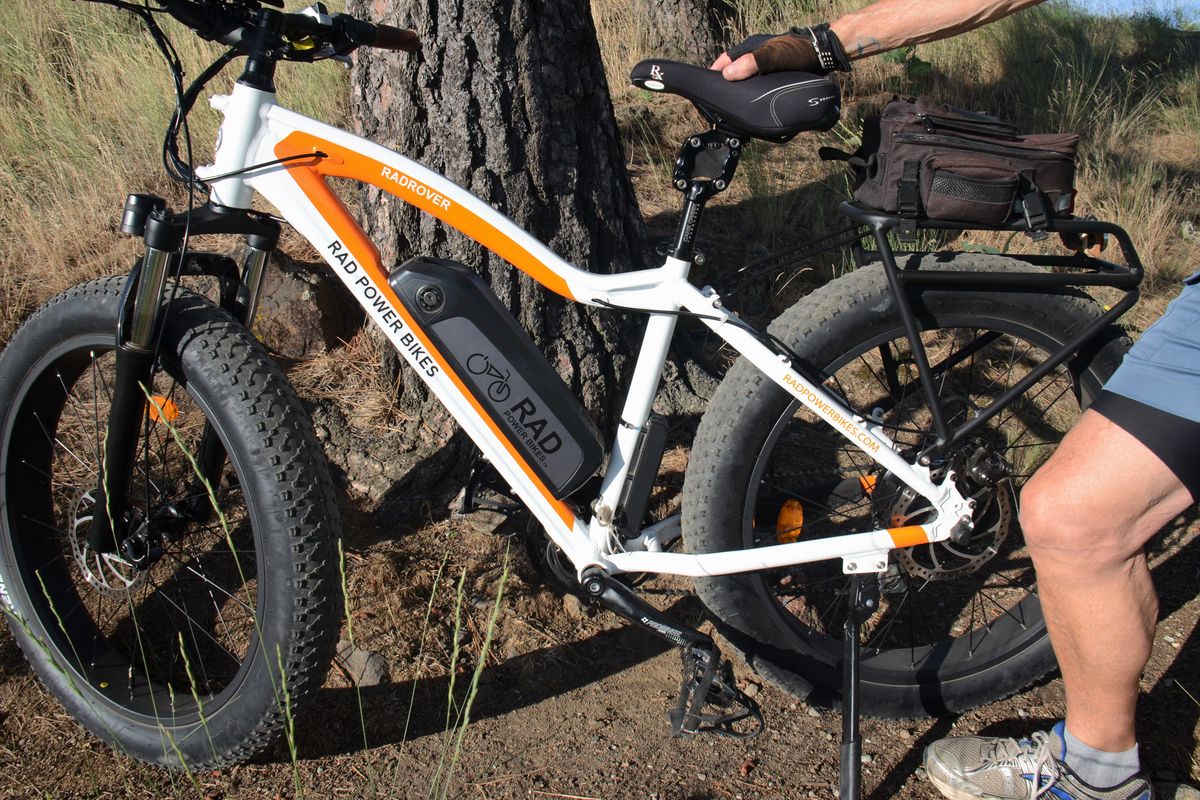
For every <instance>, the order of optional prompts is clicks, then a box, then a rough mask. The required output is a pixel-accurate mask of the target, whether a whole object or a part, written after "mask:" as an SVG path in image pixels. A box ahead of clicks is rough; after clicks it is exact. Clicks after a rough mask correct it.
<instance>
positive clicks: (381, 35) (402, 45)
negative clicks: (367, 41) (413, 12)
mask: <svg viewBox="0 0 1200 800" xmlns="http://www.w3.org/2000/svg"><path fill="white" fill-rule="evenodd" d="M371 47H378V48H379V49H381V50H403V51H404V52H406V53H415V52H417V51H418V50H420V49H421V40H420V39H418V38H417V33H416V31H410V30H407V29H405V28H394V27H392V26H391V25H379V24H376V25H375V41H373V42H371Z"/></svg>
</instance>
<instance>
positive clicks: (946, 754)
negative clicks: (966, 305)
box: [925, 392, 1200, 800]
mask: <svg viewBox="0 0 1200 800" xmlns="http://www.w3.org/2000/svg"><path fill="white" fill-rule="evenodd" d="M1096 406H1097V407H1099V408H1101V409H1103V412H1104V413H1103V414H1101V413H1097V411H1095V410H1089V411H1087V412H1085V413H1084V415H1083V416H1082V417H1081V418H1080V420H1079V422H1078V423H1077V424H1076V426H1075V427H1074V428H1073V429H1072V430H1071V432H1070V433H1069V434H1067V436H1066V437H1065V438H1064V439H1063V441H1062V444H1061V445H1060V446H1059V448H1058V450H1057V451H1056V452H1055V453H1054V455H1053V456H1051V458H1050V460H1049V461H1047V462H1046V464H1045V465H1043V466H1042V468H1041V469H1040V470H1039V471H1038V472H1037V474H1036V475H1034V477H1033V478H1032V479H1031V480H1030V481H1029V483H1028V484H1027V485H1026V486H1025V488H1024V490H1023V491H1022V493H1021V525H1022V528H1023V529H1024V534H1025V540H1026V543H1027V544H1028V546H1029V552H1030V555H1031V556H1032V558H1033V562H1034V567H1035V569H1036V571H1037V578H1038V593H1039V594H1040V596H1041V600H1042V608H1043V610H1044V611H1045V615H1046V623H1047V627H1048V628H1049V631H1050V639H1051V642H1052V643H1053V645H1054V652H1055V654H1056V655H1057V656H1058V662H1059V665H1060V667H1061V668H1062V673H1063V683H1064V684H1065V685H1066V693H1067V719H1066V723H1065V724H1063V723H1059V724H1058V725H1056V726H1055V728H1054V730H1052V731H1050V732H1049V733H1035V734H1033V735H1032V737H1031V738H1030V739H1025V740H1020V741H1018V740H1016V739H1000V738H996V737H987V736H983V737H980V736H966V737H956V738H950V739H942V740H940V741H937V742H934V743H933V744H931V745H930V746H929V747H928V748H927V749H926V751H925V767H926V769H927V770H928V773H929V778H930V780H931V781H933V783H934V785H935V786H936V787H937V788H938V789H939V790H940V791H941V792H942V794H944V795H945V796H946V797H950V798H955V799H956V800H977V798H981V797H984V798H1005V799H1007V798H1013V799H1015V798H1028V797H1031V796H1033V794H1034V793H1037V792H1038V790H1039V789H1040V790H1041V791H1043V792H1046V791H1048V790H1049V789H1050V787H1051V786H1053V787H1054V796H1055V797H1063V798H1079V799H1080V800H1085V799H1086V800H1146V798H1148V797H1149V796H1150V784H1149V781H1148V780H1147V778H1146V776H1145V773H1144V771H1142V770H1141V765H1140V763H1139V759H1138V752H1137V750H1136V745H1137V741H1136V739H1135V737H1134V726H1133V721H1134V707H1135V705H1136V701H1137V693H1138V680H1139V678H1140V676H1141V671H1142V668H1143V667H1144V666H1145V664H1146V660H1147V659H1148V657H1149V655H1150V645H1151V642H1152V641H1153V635H1154V623H1155V619H1156V617H1157V614H1158V600H1157V598H1156V597H1155V594H1154V586H1153V584H1152V583H1151V581H1150V572H1149V570H1148V569H1147V565H1146V557H1145V555H1144V553H1143V550H1142V548H1143V546H1144V545H1145V543H1146V541H1147V540H1148V539H1149V538H1150V537H1151V536H1153V535H1154V533H1155V532H1156V531H1157V530H1158V529H1159V528H1161V527H1162V526H1163V525H1164V524H1166V523H1167V522H1168V521H1169V520H1170V519H1171V518H1172V517H1174V516H1175V515H1176V514H1178V513H1179V512H1181V511H1183V510H1184V509H1186V508H1187V507H1188V506H1189V505H1190V504H1191V503H1192V497H1193V495H1194V494H1200V489H1198V487H1200V475H1197V471H1196V464H1195V461H1196V459H1195V454H1196V453H1197V452H1200V446H1198V445H1197V443H1200V423H1195V422H1191V421H1190V420H1185V419H1182V418H1179V417H1173V416H1172V415H1170V414H1165V413H1164V412H1162V411H1159V410H1158V409H1156V408H1153V407H1150V406H1147V405H1145V404H1143V403H1139V402H1137V401H1131V400H1129V399H1128V398H1124V397H1121V396H1116V395H1112V394H1109V393H1107V392H1106V393H1104V394H1102V395H1101V398H1100V400H1098V401H1097V403H1096ZM1105 415H1108V416H1105ZM1110 416H1111V419H1110V418H1109V417H1110ZM1113 420H1118V421H1120V423H1121V424H1119V425H1118V424H1117V423H1116V422H1114V421H1113ZM1130 431H1133V432H1134V433H1135V434H1136V436H1135V435H1133V434H1131V433H1130ZM1168 463H1170V466H1168ZM1180 476H1184V477H1183V480H1181V478H1180ZM1185 482H1186V486H1185ZM1046 796H1047V797H1048V796H1050V795H1049V794H1047V795H1046Z"/></svg>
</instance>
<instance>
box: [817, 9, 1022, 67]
mask: <svg viewBox="0 0 1200 800" xmlns="http://www.w3.org/2000/svg"><path fill="white" fill-rule="evenodd" d="M1040 2H1041V0H879V2H877V3H873V4H871V5H869V6H867V7H866V8H863V9H861V10H859V11H854V12H851V13H849V14H847V15H845V16H844V17H842V18H840V19H838V20H837V21H836V22H834V23H832V25H831V26H830V27H831V28H832V30H833V32H834V33H836V34H837V37H838V39H840V40H841V42H842V46H843V47H845V48H846V54H847V55H848V56H850V58H851V59H852V60H853V59H858V58H865V57H867V56H870V55H874V54H876V53H882V52H885V51H887V50H894V49H896V48H897V47H907V46H909V45H914V44H921V43H923V42H933V41H936V40H938V39H945V38H947V37H949V36H954V35H956V34H959V33H965V32H966V31H969V30H974V29H975V28H978V27H979V26H981V25H986V24H987V23H989V22H993V21H995V20H998V19H1000V18H1001V17H1006V16H1008V15H1009V14H1011V13H1013V12H1014V11H1020V10H1021V9H1022V8H1027V7H1029V6H1032V5H1037V4H1038V3H1040Z"/></svg>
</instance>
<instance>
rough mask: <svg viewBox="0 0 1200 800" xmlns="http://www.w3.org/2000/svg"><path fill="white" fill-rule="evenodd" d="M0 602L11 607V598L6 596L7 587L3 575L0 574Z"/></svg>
mask: <svg viewBox="0 0 1200 800" xmlns="http://www.w3.org/2000/svg"><path fill="white" fill-rule="evenodd" d="M0 603H3V604H4V605H6V606H8V607H9V608H12V600H11V599H10V598H9V596H8V588H7V587H6V586H5V585H4V576H3V575H0Z"/></svg>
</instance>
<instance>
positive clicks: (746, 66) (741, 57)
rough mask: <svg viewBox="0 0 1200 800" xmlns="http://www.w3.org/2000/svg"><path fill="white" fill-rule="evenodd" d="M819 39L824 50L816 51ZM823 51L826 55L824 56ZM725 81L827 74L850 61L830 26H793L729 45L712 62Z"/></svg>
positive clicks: (843, 66)
mask: <svg viewBox="0 0 1200 800" xmlns="http://www.w3.org/2000/svg"><path fill="white" fill-rule="evenodd" d="M818 42H819V43H820V47H821V48H822V51H821V52H820V53H819V52H818V51H817V45H818ZM822 54H823V55H824V57H822ZM710 69H719V70H721V74H722V76H724V78H725V80H729V81H740V80H745V79H746V78H749V77H750V76H751V75H759V74H762V75H767V74H769V73H771V72H809V73H813V74H816V75H826V74H828V73H829V72H830V71H831V70H834V69H840V70H845V71H849V69H850V61H849V59H848V58H847V57H846V53H845V50H843V48H842V46H841V42H840V41H839V40H838V38H837V36H836V35H835V34H834V33H833V32H832V31H830V30H829V26H828V25H824V24H822V25H818V26H815V27H813V28H794V29H792V30H791V31H788V32H787V33H782V34H778V35H775V34H770V33H756V34H754V35H753V36H750V37H747V38H746V40H745V41H743V42H742V43H740V44H738V45H736V46H734V47H731V48H729V50H728V51H727V52H725V53H722V54H721V55H720V57H718V58H717V60H716V61H714V62H713V63H712V66H711V67H710Z"/></svg>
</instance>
